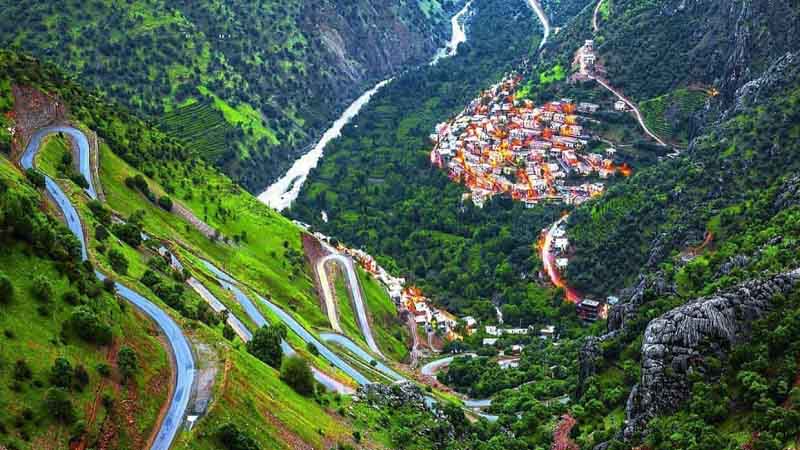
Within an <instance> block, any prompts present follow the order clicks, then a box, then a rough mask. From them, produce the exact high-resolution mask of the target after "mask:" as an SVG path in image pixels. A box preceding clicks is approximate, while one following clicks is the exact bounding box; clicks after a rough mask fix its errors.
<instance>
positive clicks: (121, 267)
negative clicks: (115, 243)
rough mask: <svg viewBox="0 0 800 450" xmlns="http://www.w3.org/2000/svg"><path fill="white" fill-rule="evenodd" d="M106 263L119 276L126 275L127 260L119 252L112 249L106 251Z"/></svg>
mask: <svg viewBox="0 0 800 450" xmlns="http://www.w3.org/2000/svg"><path fill="white" fill-rule="evenodd" d="M108 262H109V264H111V268H112V269H114V272H117V273H118V274H120V275H126V274H127V273H128V259H127V258H125V255H123V254H122V252H120V251H119V250H117V249H115V248H112V249H111V250H109V251H108Z"/></svg>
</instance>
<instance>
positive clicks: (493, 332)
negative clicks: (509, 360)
mask: <svg viewBox="0 0 800 450" xmlns="http://www.w3.org/2000/svg"><path fill="white" fill-rule="evenodd" d="M484 330H485V331H486V334H488V335H489V336H500V331H498V330H497V327H496V326H495V325H486V327H485V328H484Z"/></svg>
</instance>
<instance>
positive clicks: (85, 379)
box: [74, 365, 89, 391]
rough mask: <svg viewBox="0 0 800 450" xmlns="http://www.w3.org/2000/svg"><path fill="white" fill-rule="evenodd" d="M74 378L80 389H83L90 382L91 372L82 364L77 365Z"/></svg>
mask: <svg viewBox="0 0 800 450" xmlns="http://www.w3.org/2000/svg"><path fill="white" fill-rule="evenodd" d="M74 378H75V386H76V387H77V388H78V390H79V391H83V388H85V387H86V385H88V384H89V372H87V371H86V368H85V367H83V366H82V365H78V366H75V373H74Z"/></svg>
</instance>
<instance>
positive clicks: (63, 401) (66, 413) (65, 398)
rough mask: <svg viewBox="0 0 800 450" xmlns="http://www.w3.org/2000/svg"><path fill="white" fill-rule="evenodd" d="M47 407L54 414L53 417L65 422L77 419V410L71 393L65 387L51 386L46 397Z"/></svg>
mask: <svg viewBox="0 0 800 450" xmlns="http://www.w3.org/2000/svg"><path fill="white" fill-rule="evenodd" d="M44 404H45V409H46V410H47V411H49V412H50V414H52V415H53V418H55V419H56V420H59V421H61V422H63V423H72V422H74V421H75V410H74V408H73V407H72V402H71V401H70V400H69V395H68V394H67V392H66V391H65V390H64V389H61V388H50V389H48V390H47V393H46V394H45V398H44Z"/></svg>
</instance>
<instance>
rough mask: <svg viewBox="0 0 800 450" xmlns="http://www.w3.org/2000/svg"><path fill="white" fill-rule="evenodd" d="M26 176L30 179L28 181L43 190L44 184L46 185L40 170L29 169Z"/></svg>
mask: <svg viewBox="0 0 800 450" xmlns="http://www.w3.org/2000/svg"><path fill="white" fill-rule="evenodd" d="M25 176H26V177H27V178H28V181H30V182H31V184H33V185H34V186H36V187H37V188H40V189H41V188H43V187H44V183H45V181H44V174H43V173H41V172H39V171H38V170H36V169H28V170H26V171H25Z"/></svg>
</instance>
